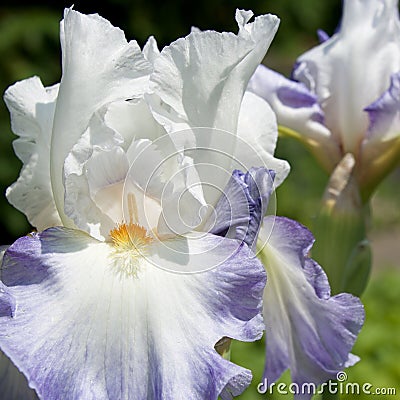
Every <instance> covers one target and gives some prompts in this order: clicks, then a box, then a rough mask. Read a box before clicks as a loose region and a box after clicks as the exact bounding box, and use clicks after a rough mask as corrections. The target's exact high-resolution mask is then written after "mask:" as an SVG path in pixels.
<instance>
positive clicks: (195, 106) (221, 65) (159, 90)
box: [151, 12, 278, 134]
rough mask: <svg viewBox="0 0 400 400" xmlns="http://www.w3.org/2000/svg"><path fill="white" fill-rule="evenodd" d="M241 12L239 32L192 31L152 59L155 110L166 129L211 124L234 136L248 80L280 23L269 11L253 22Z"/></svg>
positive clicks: (171, 130)
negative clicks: (245, 19) (248, 22)
mask: <svg viewBox="0 0 400 400" xmlns="http://www.w3.org/2000/svg"><path fill="white" fill-rule="evenodd" d="M241 15H242V14H241V13H240V12H239V13H238V14H237V17H238V18H239V20H238V22H239V25H240V30H239V33H238V35H235V34H232V33H226V32H224V33H217V32H214V31H205V32H201V31H199V30H195V31H192V32H191V33H190V34H189V35H188V36H187V37H185V38H182V39H178V40H177V41H176V42H174V43H172V44H171V45H170V46H167V47H165V48H164V49H163V50H162V52H161V55H160V56H159V57H158V58H157V59H156V60H155V62H154V73H153V74H152V75H151V82H152V83H153V86H152V89H153V91H154V95H153V99H152V102H153V104H152V105H153V112H154V114H155V116H156V117H157V119H158V120H159V121H160V122H161V123H162V124H163V125H165V127H166V129H167V131H168V132H176V131H178V130H182V129H189V128H193V127H194V128H197V127H210V128H219V129H223V130H225V131H228V132H230V133H233V134H236V127H237V119H238V116H239V110H240V104H241V101H242V97H243V94H244V91H245V88H246V86H247V82H248V80H249V79H250V76H251V75H252V74H253V72H254V70H255V68H256V67H257V65H258V64H259V63H260V62H261V60H262V58H263V57H264V55H265V52H266V51H267V49H268V47H269V44H270V42H271V40H272V38H273V36H274V35H275V32H276V29H277V26H278V19H277V18H276V17H275V16H272V15H263V16H260V17H258V18H256V19H255V21H254V22H253V23H251V24H245V22H244V19H243V18H242V17H241ZM193 77H196V79H193Z"/></svg>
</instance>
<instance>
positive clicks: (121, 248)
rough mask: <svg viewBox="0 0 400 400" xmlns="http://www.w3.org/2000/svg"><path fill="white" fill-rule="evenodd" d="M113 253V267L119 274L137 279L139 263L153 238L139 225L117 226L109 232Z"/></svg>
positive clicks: (123, 224)
mask: <svg viewBox="0 0 400 400" xmlns="http://www.w3.org/2000/svg"><path fill="white" fill-rule="evenodd" d="M110 237H111V239H112V243H113V247H114V251H113V253H112V258H113V266H114V267H115V268H116V269H117V271H118V272H119V273H120V274H123V275H125V276H133V277H137V274H138V271H139V267H140V264H141V261H142V260H143V258H144V256H145V254H146V249H147V247H148V245H149V244H150V243H151V242H152V241H153V238H152V237H151V236H149V235H148V234H147V231H146V229H145V228H143V227H142V226H140V225H137V224H133V223H132V222H131V223H129V224H125V223H122V224H119V225H117V227H116V228H114V229H112V230H111V231H110Z"/></svg>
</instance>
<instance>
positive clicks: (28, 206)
mask: <svg viewBox="0 0 400 400" xmlns="http://www.w3.org/2000/svg"><path fill="white" fill-rule="evenodd" d="M57 93H58V85H55V86H52V87H47V88H45V87H43V84H42V82H41V81H40V79H39V78H37V77H34V78H30V79H26V80H23V81H20V82H17V83H16V84H14V85H13V86H11V87H9V88H8V89H7V91H6V92H5V95H4V101H5V103H6V105H7V107H8V109H9V111H10V114H11V127H12V130H13V132H14V133H15V134H16V135H18V136H19V138H18V139H17V140H15V141H14V143H13V145H14V150H15V153H16V155H17V156H18V158H19V159H20V160H21V161H22V162H23V167H22V170H21V173H20V176H19V178H18V180H17V181H16V182H15V183H13V184H12V185H11V186H10V187H9V188H8V189H7V192H6V196H7V199H8V201H9V202H10V203H11V204H12V205H13V206H14V207H16V208H17V209H18V210H20V211H21V212H23V213H24V214H25V215H26V217H27V218H28V221H29V222H30V223H31V225H32V226H34V227H35V228H36V229H38V230H43V229H45V228H48V227H50V226H54V225H60V217H59V215H58V212H57V209H56V206H55V203H54V199H53V193H52V189H51V184H50V141H51V131H52V126H53V117H54V109H55V102H56V99H57Z"/></svg>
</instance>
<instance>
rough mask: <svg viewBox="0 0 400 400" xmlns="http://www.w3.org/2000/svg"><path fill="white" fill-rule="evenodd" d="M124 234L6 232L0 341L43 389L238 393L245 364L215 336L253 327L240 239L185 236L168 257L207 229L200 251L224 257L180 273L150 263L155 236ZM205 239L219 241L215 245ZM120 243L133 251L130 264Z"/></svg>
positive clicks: (246, 257) (250, 286)
mask: <svg viewBox="0 0 400 400" xmlns="http://www.w3.org/2000/svg"><path fill="white" fill-rule="evenodd" d="M132 229H133V230H134V229H136V231H135V232H136V233H137V234H142V231H141V230H140V229H139V228H134V227H132ZM123 234H124V232H123V230H120V231H118V232H116V233H115V239H116V242H114V245H112V244H109V243H101V242H98V241H96V240H94V239H93V238H91V237H90V236H88V235H87V234H85V233H83V232H80V231H74V230H70V229H67V228H50V229H48V230H46V231H44V232H42V233H40V234H36V235H34V236H27V237H24V238H21V239H19V240H18V241H17V242H15V243H14V244H13V245H12V246H11V247H10V248H9V249H8V250H7V253H6V255H5V257H4V264H3V281H4V283H5V284H6V285H7V288H8V291H9V294H10V295H11V296H13V297H14V298H15V301H16V304H17V307H16V310H15V312H14V315H13V316H12V317H10V316H9V315H7V314H6V315H2V316H1V317H0V347H1V348H2V349H3V350H4V352H5V353H6V354H7V355H8V356H9V357H10V358H11V359H12V360H13V362H15V364H16V365H17V366H18V367H19V368H20V370H21V371H23V373H24V374H25V375H26V376H27V377H28V381H29V383H30V385H31V386H32V387H33V388H35V389H36V390H37V392H38V394H39V397H40V398H42V399H49V400H50V399H55V398H65V399H67V398H68V399H71V400H78V399H79V400H81V399H85V400H91V399H93V400H94V399H96V400H101V399H135V400H136V399H143V400H145V399H149V398H151V399H159V400H161V399H163V400H165V399H171V400H176V399H185V400H186V399H198V400H205V399H217V397H218V395H219V394H220V393H221V392H222V394H221V396H222V398H224V399H228V398H230V397H231V395H236V394H239V393H241V391H242V390H243V389H244V388H245V387H246V386H247V385H248V384H249V382H250V379H251V374H250V372H249V371H247V370H245V369H243V368H241V367H239V366H236V365H234V364H232V363H230V362H229V361H227V360H225V359H223V358H222V357H220V356H219V355H218V354H217V353H216V351H215V350H214V345H215V344H216V342H217V341H218V340H219V339H221V338H222V337H223V336H228V337H231V338H236V339H239V340H245V341H247V340H255V339H256V338H259V337H260V336H261V334H262V330H263V323H262V317H261V304H262V301H261V297H262V291H263V288H264V284H265V271H264V269H263V267H262V265H261V264H260V263H259V261H258V260H257V259H254V258H253V257H252V253H251V252H250V250H249V249H248V247H247V246H246V245H244V244H241V245H239V246H238V243H237V241H235V240H230V239H225V238H219V237H217V236H213V235H210V234H208V235H206V237H203V239H200V240H197V239H194V238H193V239H190V238H189V239H187V240H188V248H190V249H191V251H190V253H189V254H186V255H184V254H183V255H182V257H179V258H177V261H176V262H179V263H180V264H182V265H183V264H185V263H186V264H185V265H190V263H191V258H192V256H193V254H194V252H195V250H196V249H197V250H199V251H200V250H202V249H203V248H204V241H205V242H207V243H208V244H209V245H212V246H211V247H209V246H208V245H207V246H206V247H209V249H210V250H209V251H210V252H211V253H208V254H207V255H208V256H210V257H211V258H212V252H213V251H214V252H216V251H218V253H219V254H215V256H221V254H220V252H221V251H222V252H223V253H224V254H222V255H224V256H226V257H225V258H226V261H225V262H224V263H222V264H220V265H219V266H216V267H215V268H212V269H210V270H208V271H206V272H202V273H197V274H177V273H173V272H171V271H167V270H165V269H162V268H158V267H156V266H155V265H154V262H158V261H160V260H162V259H163V257H165V254H164V253H162V252H161V253H158V255H157V254H155V253H154V252H155V251H156V250H157V249H158V248H159V246H161V244H157V245H156V247H152V245H151V244H149V242H147V243H148V244H149V245H150V247H149V249H148V256H147V257H142V256H139V255H138V253H137V249H133V248H131V249H130V250H129V249H128V248H127V247H126V246H127V245H128V243H127V242H125V243H123V241H124V237H123ZM125 239H126V238H125ZM142 239H143V241H142V244H143V243H145V242H146V240H147V239H146V240H145V237H144V236H143V237H142ZM176 240H178V241H182V240H183V239H182V238H178V239H176ZM222 242H223V243H222ZM136 243H139V242H136ZM213 243H214V244H221V243H222V246H217V247H216V248H218V250H212V247H213V246H214V245H213ZM175 247H176V248H179V247H180V246H179V245H177V246H175ZM125 251H128V252H129V251H131V253H129V255H130V256H132V257H133V259H134V260H136V262H135V263H131V264H130V268H128V260H132V258H126V259H125V262H124V257H125V255H124V252H125ZM135 257H138V258H135ZM197 258H199V259H200V258H201V257H197ZM129 262H130V261H129ZM165 262H168V263H169V265H171V263H173V262H174V261H173V260H172V259H171V258H168V257H167V259H165ZM182 265H178V266H177V270H178V268H182ZM161 267H162V265H161ZM171 365H172V366H173V368H171Z"/></svg>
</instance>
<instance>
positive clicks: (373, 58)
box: [249, 0, 400, 199]
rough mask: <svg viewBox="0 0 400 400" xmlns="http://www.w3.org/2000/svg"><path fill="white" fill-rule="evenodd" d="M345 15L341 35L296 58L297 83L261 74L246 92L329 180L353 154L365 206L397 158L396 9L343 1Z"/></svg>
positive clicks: (392, 1)
mask: <svg viewBox="0 0 400 400" xmlns="http://www.w3.org/2000/svg"><path fill="white" fill-rule="evenodd" d="M343 7H344V8H343V17H342V21H341V24H340V26H339V29H338V31H337V32H336V33H335V34H334V35H333V36H332V37H330V38H327V37H326V35H323V37H321V39H322V43H321V44H320V45H319V46H317V47H315V48H313V49H311V50H309V51H307V52H306V53H304V54H303V55H301V56H300V57H299V58H298V60H297V62H296V65H295V68H294V70H293V74H292V77H293V80H289V79H286V78H285V77H283V76H282V75H280V74H278V73H276V72H274V71H271V70H270V69H268V68H266V67H264V66H260V67H259V68H258V69H257V71H256V73H255V75H254V76H253V78H252V79H251V81H250V85H249V89H250V90H251V91H253V92H254V93H257V94H258V95H260V96H262V97H263V98H264V99H266V100H267V101H268V102H269V104H270V105H271V107H272V108H273V110H274V111H275V113H276V115H277V118H278V123H279V125H281V127H282V131H286V133H289V134H292V135H294V136H296V137H298V138H299V139H300V140H302V141H303V142H305V143H306V144H307V145H308V146H309V147H310V148H311V150H312V151H313V154H314V155H315V157H316V158H317V159H318V160H319V161H320V163H321V164H322V165H323V166H324V167H325V168H326V169H327V170H328V171H329V172H332V170H333V169H334V167H335V166H336V165H337V164H338V162H339V161H340V160H341V159H342V158H343V156H344V155H345V154H346V153H352V154H353V155H354V157H355V159H356V167H355V175H356V178H357V181H358V185H359V187H360V188H361V191H362V195H363V197H364V199H366V198H368V197H369V195H370V194H371V193H372V191H373V190H374V188H375V187H376V185H377V184H378V183H379V182H380V180H382V179H383V177H384V176H385V175H386V174H387V173H388V172H390V170H391V169H392V168H393V167H394V165H395V164H396V163H397V162H398V159H399V156H400V22H399V15H398V1H397V0H344V2H343ZM320 36H321V35H320Z"/></svg>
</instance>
